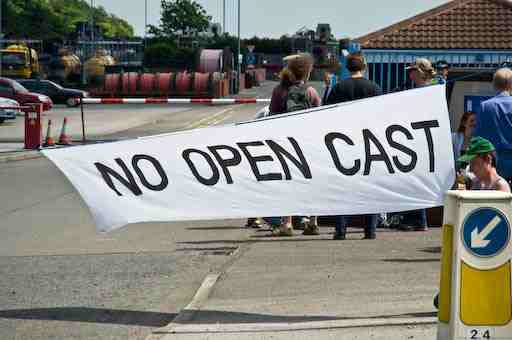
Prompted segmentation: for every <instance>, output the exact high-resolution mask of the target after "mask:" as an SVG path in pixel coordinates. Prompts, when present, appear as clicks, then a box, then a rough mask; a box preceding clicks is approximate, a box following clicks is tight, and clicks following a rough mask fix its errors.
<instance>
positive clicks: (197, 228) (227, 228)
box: [187, 226, 247, 231]
mask: <svg viewBox="0 0 512 340" xmlns="http://www.w3.org/2000/svg"><path fill="white" fill-rule="evenodd" d="M240 229H247V227H243V226H240V227H191V228H187V230H199V231H201V230H240Z"/></svg>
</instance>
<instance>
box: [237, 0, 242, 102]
mask: <svg viewBox="0 0 512 340" xmlns="http://www.w3.org/2000/svg"><path fill="white" fill-rule="evenodd" d="M240 13H241V10H240V0H238V50H237V53H238V55H237V58H236V59H237V60H238V64H237V75H238V79H237V84H238V92H240V74H241V61H242V60H240Z"/></svg>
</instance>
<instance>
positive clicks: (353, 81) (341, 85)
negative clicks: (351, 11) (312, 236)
mask: <svg viewBox="0 0 512 340" xmlns="http://www.w3.org/2000/svg"><path fill="white" fill-rule="evenodd" d="M346 63H347V65H346V67H347V69H348V71H349V72H350V78H349V79H344V80H341V81H340V82H338V83H337V84H336V86H334V87H333V88H332V90H331V92H330V93H329V96H328V97H327V99H326V100H325V102H324V105H331V104H337V103H342V102H347V101H352V100H357V99H363V98H368V97H373V96H378V95H380V94H381V93H382V91H381V89H380V87H379V86H378V85H377V84H376V83H374V82H372V81H370V80H368V79H366V78H364V72H365V70H366V60H365V58H364V55H363V53H362V52H356V53H351V54H349V55H348V56H347V62H346ZM350 217H351V216H341V215H340V216H336V219H335V221H336V227H335V232H334V236H333V239H335V240H344V239H346V234H347V224H348V219H349V218H350ZM363 217H364V226H365V227H364V238H365V239H375V238H376V229H377V222H378V218H379V215H378V214H368V215H363Z"/></svg>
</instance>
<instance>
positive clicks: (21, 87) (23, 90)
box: [12, 81, 28, 92]
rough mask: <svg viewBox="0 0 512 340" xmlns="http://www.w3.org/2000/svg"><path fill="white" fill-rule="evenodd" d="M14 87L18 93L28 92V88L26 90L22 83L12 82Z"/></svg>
mask: <svg viewBox="0 0 512 340" xmlns="http://www.w3.org/2000/svg"><path fill="white" fill-rule="evenodd" d="M12 87H13V88H14V90H15V91H16V92H28V90H27V89H26V88H24V87H23V86H22V85H21V84H20V83H18V82H15V81H14V82H12Z"/></svg>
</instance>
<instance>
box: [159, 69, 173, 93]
mask: <svg viewBox="0 0 512 340" xmlns="http://www.w3.org/2000/svg"><path fill="white" fill-rule="evenodd" d="M171 75H172V73H157V74H156V76H155V78H156V86H157V92H158V94H159V95H160V96H167V95H168V94H169V91H170V84H171Z"/></svg>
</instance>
